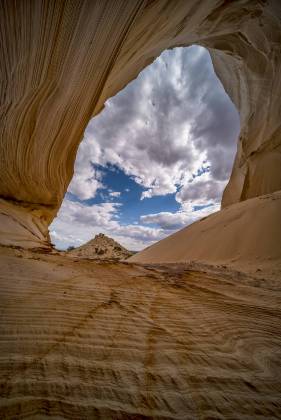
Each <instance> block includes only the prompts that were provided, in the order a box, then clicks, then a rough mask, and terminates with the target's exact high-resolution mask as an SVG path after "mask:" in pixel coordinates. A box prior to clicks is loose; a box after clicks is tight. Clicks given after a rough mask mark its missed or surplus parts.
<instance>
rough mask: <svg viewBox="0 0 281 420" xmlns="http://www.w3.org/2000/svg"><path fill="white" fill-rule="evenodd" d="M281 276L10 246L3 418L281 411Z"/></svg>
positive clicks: (247, 415) (5, 268) (239, 415)
mask: <svg viewBox="0 0 281 420" xmlns="http://www.w3.org/2000/svg"><path fill="white" fill-rule="evenodd" d="M280 281H281V279H280ZM280 281H279V279H278V278H275V280H274V279H273V278H272V279H271V280H270V279H265V278H263V274H262V273H259V272H258V273H257V274H256V275H255V276H254V275H251V276H250V275H246V274H243V273H239V272H233V271H229V270H228V269H226V268H223V267H217V268H211V267H207V266H200V265H196V264H193V265H172V266H137V265H133V264H130V265H129V264H125V263H110V262H103V263H98V262H94V261H88V260H85V261H81V260H80V261H78V260H77V261H76V260H75V259H73V260H72V259H69V258H65V257H63V256H60V255H48V254H43V253H40V252H27V251H21V250H19V249H11V248H2V249H1V299H0V309H1V336H0V361H1V379H0V380H1V402H0V417H1V419H5V418H7V419H18V418H27V417H30V418H45V417H46V416H51V417H53V418H56V419H61V418H69V419H94V418H100V419H145V418H155V419H206V418H208V419H211V418H213V419H226V418H227V419H273V418H281V397H280V395H281V310H280V308H281V306H280V303H281V284H280Z"/></svg>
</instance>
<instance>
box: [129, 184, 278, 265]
mask: <svg viewBox="0 0 281 420" xmlns="http://www.w3.org/2000/svg"><path fill="white" fill-rule="evenodd" d="M190 260H197V261H203V262H208V263H215V264H218V263H224V264H225V263H228V264H232V265H234V266H236V267H240V268H241V267H243V268H246V267H251V266H252V267H253V268H255V269H257V268H259V267H260V268H262V267H267V268H269V269H270V268H274V267H276V268H277V267H281V191H279V192H276V193H273V194H268V195H265V196H262V197H258V198H253V199H249V200H247V201H244V202H242V203H237V204H233V205H232V206H229V207H227V208H225V209H223V210H221V211H220V212H217V213H214V214H212V215H210V216H208V217H207V218H205V219H202V220H200V221H198V222H195V223H193V224H192V225H190V226H187V227H186V228H184V229H182V230H181V231H179V232H176V233H175V234H174V235H171V236H169V237H167V238H165V239H163V240H162V241H160V242H157V243H156V244H155V245H152V246H151V247H148V248H146V249H145V250H144V251H142V252H139V253H138V254H136V255H134V256H132V257H131V258H130V259H129V261H132V262H141V263H163V262H164V263H166V262H186V261H190Z"/></svg>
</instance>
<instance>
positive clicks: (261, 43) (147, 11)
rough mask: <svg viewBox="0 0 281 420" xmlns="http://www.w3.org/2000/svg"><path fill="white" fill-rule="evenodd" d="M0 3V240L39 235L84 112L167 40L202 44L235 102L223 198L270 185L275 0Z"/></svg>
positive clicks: (277, 172)
mask: <svg viewBox="0 0 281 420" xmlns="http://www.w3.org/2000/svg"><path fill="white" fill-rule="evenodd" d="M0 5H1V6H0V7H1V12H0V27H1V49H0V51H1V59H0V65H1V75H2V80H1V82H2V83H1V91H0V92H1V114H0V133H1V134H0V135H1V144H0V147H1V167H0V177H1V178H0V196H1V198H2V200H1V203H0V207H1V215H0V216H1V226H2V227H3V228H2V227H1V234H0V237H1V242H2V243H3V242H4V243H8V244H11V243H14V244H21V245H24V246H35V244H37V245H39V244H41V245H42V244H44V243H45V245H47V243H48V239H49V238H48V225H49V223H50V222H51V221H52V219H53V218H54V217H55V215H56V213H57V211H58V209H59V207H60V205H61V202H62V200H63V197H64V194H65V191H66V189H67V186H68V184H69V182H70V180H71V178H72V175H73V167H74V161H75V156H76V152H77V148H78V145H79V143H80V141H81V140H82V136H83V132H84V130H85V128H86V126H87V123H88V122H89V119H90V118H91V117H92V116H94V115H96V114H98V113H99V112H100V111H101V109H102V107H103V104H104V102H105V101H106V100H107V99H108V98H109V97H111V96H113V95H115V94H116V93H117V92H118V91H120V90H121V89H122V88H123V87H124V86H125V85H126V84H127V83H128V82H130V81H131V80H132V79H133V78H135V77H136V76H137V75H138V73H139V72H140V71H141V70H142V69H143V68H145V67H146V66H147V65H148V64H149V63H151V62H152V61H153V60H154V59H155V58H156V57H157V56H159V55H160V53H161V52H162V51H163V50H165V49H167V48H173V47H178V46H189V45H192V44H200V45H202V46H204V47H206V48H208V50H209V52H210V54H211V57H212V60H213V64H214V68H215V71H216V73H217V75H218V77H219V79H220V80H221V82H222V84H223V86H224V88H225V90H226V91H227V93H228V95H229V96H230V98H231V99H232V101H233V102H234V103H235V105H236V107H237V109H238V111H239V113H240V120H241V133H240V137H239V140H238V148H237V155H236V158H235V162H234V167H233V170H232V174H231V178H230V181H229V183H228V185H227V187H226V189H225V191H224V194H223V200H222V206H223V207H225V206H228V205H231V204H233V203H237V202H239V201H243V200H246V199H248V198H252V197H256V196H259V195H263V194H267V193H272V192H274V191H277V190H280V189H281V121H280V111H281V99H280V98H281V77H280V75H281V2H280V1H279V0H268V1H267V0H255V1H252V0H241V1H239V0H237V1H235V2H232V1H226V0H207V1H198V0H189V1H186V0H175V1H170V0H155V1H152V0H146V1H144V0H130V1H127V0H116V1H113V0H110V1H108V0H104V1H101V2H96V1H92V0H89V1H86V0H84V1H73V0H68V1H56V0H53V1H47V2H40V1H37V0H22V1H18V2H11V1H9V0H1V2H0ZM222 118H223V116H222ZM2 237H3V238H5V239H4V240H2ZM44 241H45V242H44Z"/></svg>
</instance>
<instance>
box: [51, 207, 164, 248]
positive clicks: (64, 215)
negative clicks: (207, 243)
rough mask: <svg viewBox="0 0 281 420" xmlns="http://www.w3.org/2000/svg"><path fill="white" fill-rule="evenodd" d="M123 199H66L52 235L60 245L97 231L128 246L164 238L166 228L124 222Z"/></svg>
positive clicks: (85, 238)
mask: <svg viewBox="0 0 281 420" xmlns="http://www.w3.org/2000/svg"><path fill="white" fill-rule="evenodd" d="M119 206H120V203H102V204H94V205H86V204H83V203H78V202H73V201H70V200H69V199H65V200H64V202H63V205H62V207H61V209H60V212H59V215H58V217H57V218H56V219H55V220H54V222H53V223H52V225H51V227H50V234H51V239H52V240H53V241H54V242H55V243H56V245H57V247H58V248H60V249H65V248H67V247H68V246H70V245H74V246H79V245H81V244H82V243H85V242H87V241H89V240H90V239H92V238H93V237H94V236H95V235H96V234H97V233H100V232H102V233H105V234H106V235H108V236H110V237H112V238H114V239H116V240H117V241H119V242H120V243H121V244H122V245H124V246H125V247H126V248H128V249H132V250H138V249H142V248H144V247H146V246H148V245H151V244H152V243H153V242H155V241H157V240H160V239H162V238H163V237H164V236H165V232H164V231H163V230H162V229H159V228H151V227H148V226H142V225H134V224H129V225H125V226H123V225H121V224H120V223H119V221H118V218H117V217H116V216H118V215H117V212H118V208H119Z"/></svg>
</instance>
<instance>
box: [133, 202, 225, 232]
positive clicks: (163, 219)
mask: <svg viewBox="0 0 281 420" xmlns="http://www.w3.org/2000/svg"><path fill="white" fill-rule="evenodd" d="M219 208H220V206H219V204H211V205H208V206H206V207H204V208H201V209H198V210H197V209H196V207H194V206H192V205H190V204H189V205H186V206H185V207H183V208H182V209H181V210H180V211H178V212H176V213H171V212H160V213H156V214H147V215H144V216H141V221H142V222H143V223H145V224H153V225H157V226H159V227H160V228H161V229H164V230H168V231H175V230H178V229H180V228H183V227H184V226H187V225H190V224H191V223H193V222H195V221H196V220H199V219H201V218H202V217H206V216H208V215H209V214H211V213H214V212H216V211H218V210H219Z"/></svg>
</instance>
